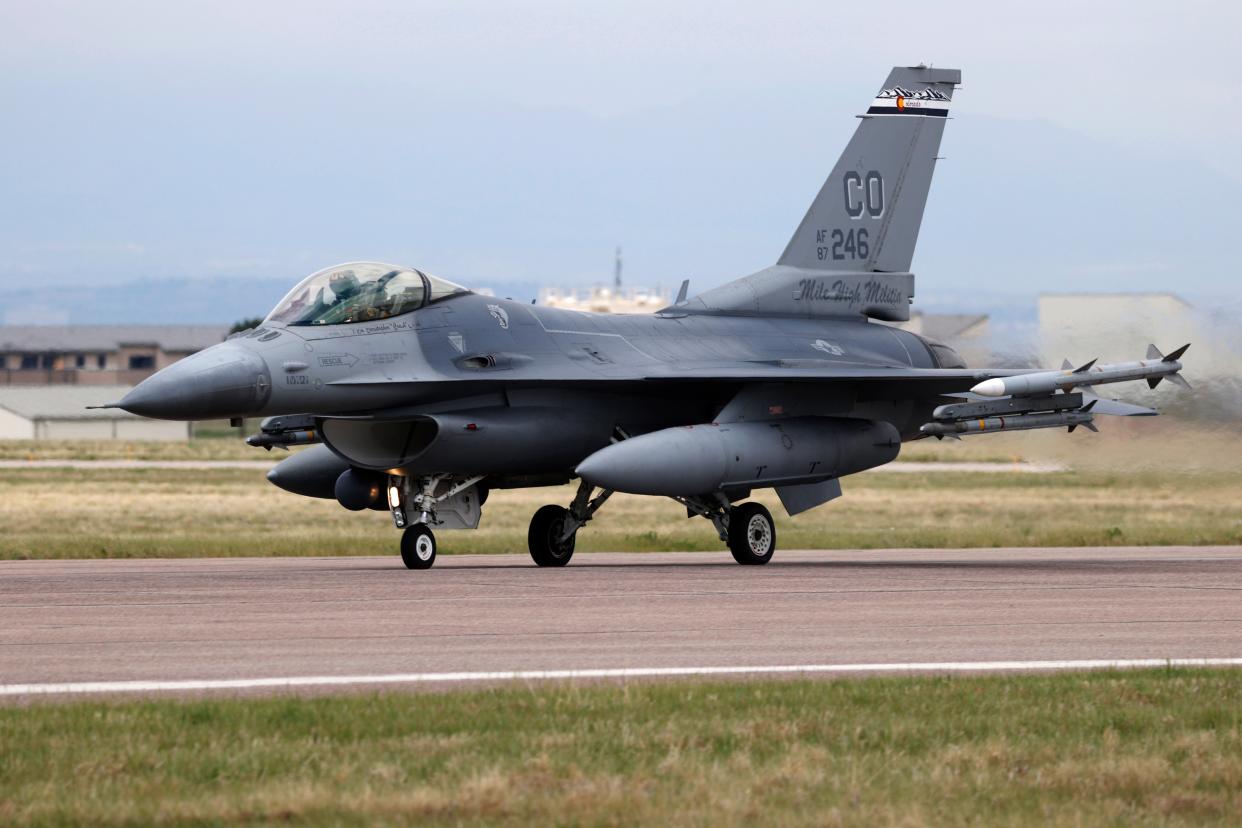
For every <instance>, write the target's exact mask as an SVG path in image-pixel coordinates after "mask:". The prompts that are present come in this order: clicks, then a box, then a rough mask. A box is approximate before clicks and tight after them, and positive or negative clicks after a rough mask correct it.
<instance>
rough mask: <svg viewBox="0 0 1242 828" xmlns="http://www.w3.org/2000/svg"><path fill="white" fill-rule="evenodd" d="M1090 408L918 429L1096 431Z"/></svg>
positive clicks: (938, 432)
mask: <svg viewBox="0 0 1242 828" xmlns="http://www.w3.org/2000/svg"><path fill="white" fill-rule="evenodd" d="M1093 419H1095V418H1094V417H1093V416H1092V414H1091V412H1090V410H1083V411H1059V412H1055V413H1051V414H1023V415H1021V416H1018V417H984V418H981V419H978V420H956V421H953V422H948V423H926V424H924V425H921V426H919V431H921V432H923V433H924V434H928V435H930V436H932V437H954V436H957V435H958V434H983V433H984V432H987V431H1002V430H1003V431H1027V430H1029V429H1033V428H1065V427H1068V428H1069V430H1070V431H1073V430H1074V429H1075V428H1077V427H1078V426H1083V427H1084V428H1088V429H1090V430H1092V431H1096V430H1097V429H1096V427H1095V425H1094V424H1093V423H1092V422H1091V421H1092V420H1093Z"/></svg>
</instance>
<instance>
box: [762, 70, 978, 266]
mask: <svg viewBox="0 0 1242 828" xmlns="http://www.w3.org/2000/svg"><path fill="white" fill-rule="evenodd" d="M961 80H962V73H961V72H960V71H958V70H957V69H932V68H930V67H926V66H913V67H900V66H899V67H896V68H894V69H893V71H892V72H890V73H889V75H888V80H886V81H885V82H884V86H883V87H882V88H881V89H880V91H879V93H878V94H877V95H876V96H875V98H874V99H873V101H872V102H871V105H870V106H869V107H868V108H867V111H866V114H864V115H862V116H860V117H861V118H862V123H860V124H859V125H858V129H857V130H855V132H854V137H853V138H852V139H851V140H850V143H849V145H848V146H847V147H846V148H845V152H844V153H843V154H842V155H841V159H840V160H839V161H837V165H836V166H835V167H834V168H833V170H832V174H831V175H829V176H828V180H827V181H826V182H824V186H823V187H822V188H821V189H820V191H819V195H817V196H816V197H815V201H814V202H813V203H812V204H811V209H810V210H808V211H807V214H806V217H805V218H804V219H803V220H802V223H801V224H800V225H799V226H798V230H797V232H795V233H794V235H793V238H792V239H790V241H789V245H788V246H787V247H786V248H785V252H784V253H783V254H782V255H781V258H780V261H779V262H778V264H780V265H786V266H790V267H799V268H808V269H813V270H847V271H882V272H902V271H908V270H910V264H911V260H912V259H913V257H914V245H915V242H916V241H917V240H918V236H919V225H920V224H921V223H922V220H923V207H924V206H925V205H926V204H927V193H928V190H929V189H930V187H931V177H932V169H933V168H934V167H935V163H936V153H937V152H938V151H939V149H940V136H941V135H942V134H943V133H944V124H945V121H946V120H947V117H948V114H949V105H950V103H951V101H952V98H953V90H954V88H955V87H956V86H957V84H959V83H961Z"/></svg>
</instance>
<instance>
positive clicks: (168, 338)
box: [0, 325, 228, 385]
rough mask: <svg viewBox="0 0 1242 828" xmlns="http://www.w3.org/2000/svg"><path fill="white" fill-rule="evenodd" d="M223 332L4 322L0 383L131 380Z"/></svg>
mask: <svg viewBox="0 0 1242 828" xmlns="http://www.w3.org/2000/svg"><path fill="white" fill-rule="evenodd" d="M227 335H228V327H227V326H225V325H4V326H0V385H61V384H70V385H76V384H80V385H135V384H137V383H139V382H141V381H142V380H144V379H146V378H147V377H149V376H151V374H153V373H155V372H156V371H157V370H159V369H160V368H163V367H165V366H167V365H171V364H172V363H174V362H176V361H177V360H179V359H181V358H183V357H186V356H189V355H190V354H192V353H194V352H195V351H201V350H202V349H203V348H206V347H208V346H209V345H214V344H216V343H217V342H221V341H223V340H224V338H225V337H226V336H227Z"/></svg>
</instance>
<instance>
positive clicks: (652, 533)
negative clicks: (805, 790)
mask: <svg viewBox="0 0 1242 828" xmlns="http://www.w3.org/2000/svg"><path fill="white" fill-rule="evenodd" d="M1140 437H1141V439H1140ZM989 441H994V442H989ZM5 445H6V444H4V443H2V442H0V446H5ZM30 445H38V446H39V447H40V448H39V450H40V456H41V457H44V458H47V459H56V458H58V457H65V456H82V454H87V455H88V456H90V450H89V449H87V448H86V447H84V446H82V445H80V444H57V443H50V444H30ZM119 445H124V444H119ZM989 446H990V448H989ZM981 447H982V448H981ZM7 448H8V449H9V450H10V451H12V450H13V445H12V444H8V446H7ZM111 448H113V449H115V448H117V446H112V447H111ZM239 448H240V449H243V450H244V451H245V452H247V453H245V454H241V455H240V456H241V457H242V458H255V457H259V458H262V457H266V456H267V455H266V454H265V453H264V452H261V451H258V450H255V449H251V448H249V447H247V446H244V445H241V444H239V443H238V442H237V441H236V440H224V439H206V440H196V441H192V442H191V443H189V444H177V443H173V444H143V449H144V451H149V452H150V454H149V455H148V457H149V459H196V458H193V457H191V456H189V455H187V454H185V452H190V453H191V454H192V453H193V452H200V456H199V457H198V458H197V459H229V458H230V457H232V456H233V455H232V454H230V452H236V451H237V450H238V449H239ZM75 452H76V453H77V454H75ZM160 452H164V454H160ZM212 452H215V453H212ZM988 452H991V454H990V455H989V454H988ZM103 453H104V454H106V453H107V452H103ZM280 456H284V455H283V453H281V454H280ZM910 456H915V457H916V458H917V457H921V458H922V459H926V460H928V461H930V462H928V463H927V466H926V469H927V470H926V471H925V472H918V473H913V474H890V473H883V472H876V473H864V474H862V475H856V476H852V477H849V478H847V479H846V480H845V481H844V482H843V485H844V489H845V497H844V498H842V499H840V500H837V501H834V502H832V503H829V504H828V505H826V506H823V507H821V508H819V509H815V510H813V511H811V512H808V513H805V514H803V515H799V516H798V517H797V518H794V519H790V518H788V517H785V516H784V512H783V510H782V509H781V508H780V506H779V503H778V501H777V499H776V497H775V496H774V495H773V493H772V492H762V493H759V494H758V495H757V497H756V499H758V500H761V501H763V502H764V503H766V504H767V505H768V506H769V507H770V508H771V509H772V511H773V513H774V514H775V515H776V516H777V530H778V534H779V543H780V546H781V547H782V548H785V549H793V548H849V549H855V548H858V549H872V548H885V547H946V546H947V547H956V546H964V547H980V546H984V547H986V546H1053V545H1055V546H1062V545H1065V546H1082V545H1155V544H1235V543H1242V439H1239V435H1238V434H1236V433H1233V432H1230V433H1218V434H1212V433H1204V432H1183V431H1180V430H1178V429H1175V428H1167V427H1166V428H1164V429H1163V430H1161V429H1157V428H1154V427H1153V424H1152V421H1150V420H1148V421H1145V422H1143V423H1138V424H1121V425H1119V426H1112V425H1110V426H1109V429H1108V430H1106V431H1105V432H1104V433H1103V434H1100V435H1087V434H1083V433H1077V434H1073V435H1065V434H1061V433H1057V434H1035V435H1030V434H1018V435H997V436H996V437H994V438H993V437H982V438H977V439H976V440H975V441H971V440H964V441H962V442H960V443H950V442H948V441H946V442H945V443H935V442H933V441H923V442H922V443H919V444H915V445H908V446H905V447H903V452H902V457H903V459H908V458H909V457H910ZM1016 458H1028V459H1031V460H1034V461H1051V462H1055V463H1060V464H1063V465H1066V466H1067V470H1066V471H1063V472H1056V473H1052V474H1018V473H965V472H949V471H944V470H945V469H948V468H949V465H948V464H949V463H950V462H951V461H952V460H955V459H971V460H979V459H1016ZM572 497H573V489H572V488H570V487H559V488H549V489H528V490H521V491H496V492H493V493H492V496H491V499H489V501H488V503H487V506H486V507H485V509H484V514H483V522H482V525H481V527H480V529H479V530H477V531H474V532H441V533H439V539H440V544H441V551H442V552H443V553H446V554H452V553H455V552H519V553H523V552H525V549H526V528H527V522H528V521H529V520H530V516H531V514H533V513H534V511H535V510H536V509H537V508H538V507H539V506H541V505H543V504H545V503H561V504H567V503H568V502H569V501H570V500H571V499H572ZM0 526H3V527H4V532H3V534H2V535H0V558H64V557H85V558H95V557H150V556H164V557H176V556H205V555H207V556H219V555H223V556H227V555H350V554H368V555H370V554H390V553H392V552H393V551H394V550H395V549H396V544H397V540H398V533H397V532H396V530H394V529H393V528H392V525H391V521H390V519H389V517H388V515H387V514H386V513H382V512H373V511H368V512H363V513H354V512H347V511H345V510H344V509H341V508H340V507H339V506H338V505H337V504H336V503H335V501H327V500H314V499H308V498H302V497H297V496H295V495H291V494H288V493H286V492H283V491H281V490H279V489H276V488H275V487H274V486H272V485H270V484H269V483H267V481H266V480H264V479H263V472H262V470H261V469H256V470H246V469H211V470H201V469H185V470H176V469H76V470H73V469H54V468H39V469H2V470H0ZM721 548H722V547H721V545H720V543H719V541H718V539H717V538H716V537H715V534H714V532H713V531H712V529H711V527H710V525H709V524H708V523H707V522H706V521H704V520H701V519H694V520H687V519H686V517H685V511H684V510H683V509H682V508H681V507H680V506H678V505H677V504H676V503H674V502H672V501H671V500H667V499H661V498H639V497H630V496H625V495H616V496H614V498H613V499H612V500H611V501H609V503H608V504H606V506H605V507H604V509H603V510H601V511H600V513H599V514H598V516H597V518H596V520H594V521H593V522H592V523H591V524H590V525H589V526H587V527H586V528H585V529H583V530H582V532H581V533H580V534H579V536H578V549H579V550H582V551H618V550H627V551H650V550H718V549H721Z"/></svg>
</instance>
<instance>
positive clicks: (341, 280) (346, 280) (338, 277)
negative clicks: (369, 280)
mask: <svg viewBox="0 0 1242 828" xmlns="http://www.w3.org/2000/svg"><path fill="white" fill-rule="evenodd" d="M328 287H329V288H330V289H331V291H332V292H333V293H334V294H335V295H336V296H337V297H338V298H344V297H346V296H352V295H353V294H355V293H357V292H358V277H357V276H355V275H354V272H353V271H352V270H342V271H339V272H337V273H333V274H332V275H331V276H330V277H328Z"/></svg>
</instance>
